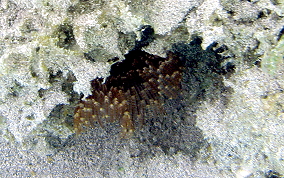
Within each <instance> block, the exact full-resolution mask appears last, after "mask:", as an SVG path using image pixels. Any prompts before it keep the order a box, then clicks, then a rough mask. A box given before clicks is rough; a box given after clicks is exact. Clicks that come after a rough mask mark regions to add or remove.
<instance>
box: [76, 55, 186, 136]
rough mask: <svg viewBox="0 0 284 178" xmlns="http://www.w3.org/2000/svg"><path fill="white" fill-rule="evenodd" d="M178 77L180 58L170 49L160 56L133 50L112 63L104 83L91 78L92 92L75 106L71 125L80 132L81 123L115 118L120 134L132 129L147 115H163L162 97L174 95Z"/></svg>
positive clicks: (180, 74)
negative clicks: (120, 129) (123, 58)
mask: <svg viewBox="0 0 284 178" xmlns="http://www.w3.org/2000/svg"><path fill="white" fill-rule="evenodd" d="M181 78H182V65H181V62H180V60H179V58H178V57H177V56H175V55H174V54H173V53H172V52H169V53H168V54H167V57H166V58H162V57H159V56H156V55H151V54H148V53H146V52H144V51H141V50H133V51H131V52H129V53H128V54H127V55H125V60H124V61H122V62H117V63H115V64H114V65H112V67H111V71H110V76H109V77H108V78H107V79H106V81H105V82H104V83H103V79H101V78H97V79H94V80H93V81H91V85H92V95H90V96H88V97H87V98H86V99H85V100H82V101H80V103H79V105H78V107H77V108H76V111H75V116H74V128H75V130H76V132H77V133H80V132H81V131H82V129H83V126H87V127H88V126H93V125H94V124H95V123H96V122H97V123H99V125H101V126H102V127H103V126H104V125H105V122H116V121H118V122H119V124H120V125H121V127H122V132H123V134H127V133H132V132H133V131H134V129H135V128H136V127H141V126H142V125H143V123H144V122H145V120H146V119H148V118H149V117H150V116H152V117H157V118H160V117H164V115H165V111H164V108H163V105H164V101H165V100H166V99H174V98H177V97H178V95H179V93H180V89H181Z"/></svg>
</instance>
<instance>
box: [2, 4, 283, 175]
mask: <svg viewBox="0 0 284 178" xmlns="http://www.w3.org/2000/svg"><path fill="white" fill-rule="evenodd" d="M283 15H284V2H283V0H248V1H242V0H233V1H232V0H214V1H212V0H204V1H189V0H146V1H145V0H132V1H130V0H129V1H122V0H57V1H55V0H50V1H46V0H36V1H29V0H3V1H0V24H1V25H0V143H1V146H0V150H1V152H0V168H1V173H0V176H1V177H28V176H35V177H38V176H39V175H42V176H44V177H50V176H54V177H56V176H66V175H68V176H70V177H80V176H81V177H93V176H94V175H95V176H96V177H135V176H136V177H265V176H266V177H273V176H274V177H281V176H282V177H283V174H284V169H283V168H284V162H283V160H284V145H283V137H284V132H283V130H284V123H283V120H284V115H283V113H284V108H283V106H284V103H283V98H284V96H283V95H284V94H283V88H284V84H283V81H284V77H283V76H284V75H283V74H284V67H283V63H284V62H283V54H284V46H283V44H284V37H283V31H284V26H283V24H284V20H283ZM149 26H150V27H152V28H153V29H154V33H153V34H152V31H151V30H150V31H148V29H149V28H146V27H149ZM196 36H200V37H201V38H202V41H201V40H200V41H198V40H197V41H196V43H191V44H190V45H188V44H189V43H190V41H192V40H193V39H196V38H195V37H196ZM199 42H200V43H201V44H199ZM212 44H213V45H212ZM200 45H201V46H202V48H201V46H200ZM219 47H221V48H219ZM134 48H142V50H145V51H146V52H148V53H151V54H155V55H159V56H162V57H165V56H166V52H167V50H172V51H174V52H176V53H179V54H180V55H181V57H182V58H185V59H187V60H189V61H190V62H189V63H188V64H187V67H189V68H188V69H189V72H188V73H187V75H186V76H185V77H187V79H188V81H186V82H185V83H186V90H187V92H189V93H187V96H185V98H186V100H185V101H186V103H183V104H184V105H186V106H187V107H184V105H183V106H182V107H184V109H182V110H179V108H174V109H172V108H173V105H174V106H175V107H176V105H178V104H173V103H168V104H167V107H168V110H169V112H170V114H171V115H173V118H174V119H172V120H169V123H170V126H171V131H169V132H170V133H171V134H172V135H167V133H168V132H162V131H161V130H151V129H149V130H147V129H145V130H143V129H142V130H141V133H140V136H137V137H135V138H131V139H129V140H123V139H121V138H120V137H119V134H118V132H119V129H116V127H115V126H114V125H112V124H110V126H109V127H105V128H100V127H95V128H94V129H93V130H91V131H90V132H87V133H84V134H83V135H81V136H78V137H74V135H73V134H74V130H73V127H72V124H73V123H72V119H73V112H74V108H75V106H76V103H77V102H78V101H79V99H80V98H81V97H87V96H88V95H89V94H91V92H90V87H91V86H90V81H91V80H93V79H95V78H96V77H102V78H106V77H107V76H108V74H109V70H110V66H111V64H112V63H113V61H114V59H116V58H117V57H118V58H119V59H120V60H122V59H123V58H124V54H126V53H127V52H128V51H130V50H132V49H134ZM219 53H220V55H222V56H223V57H220V56H219ZM221 53H222V54H221ZM210 57H212V58H211V59H212V61H210ZM218 59H222V60H220V61H218ZM190 67H191V68H190ZM189 104H190V105H191V107H188V105H189ZM153 123H155V124H157V123H158V122H155V120H151V121H149V123H147V124H148V125H149V126H151V124H153ZM169 123H163V122H162V123H158V124H164V125H163V126H159V125H158V126H159V127H160V128H163V129H164V128H165V129H167V128H169V127H168V125H167V124H169ZM154 126H156V125H154ZM149 128H151V127H149ZM175 131H176V132H175ZM149 133H151V134H149ZM155 133H156V135H155ZM157 134H160V135H162V137H163V138H162V139H161V137H157ZM145 137H146V138H147V139H145ZM186 138H188V139H187V140H186ZM165 140H168V141H166V142H165ZM177 143H178V144H177Z"/></svg>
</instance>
